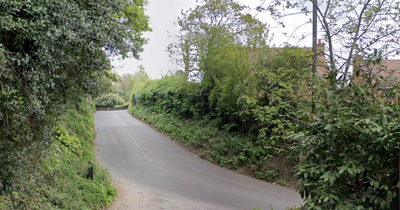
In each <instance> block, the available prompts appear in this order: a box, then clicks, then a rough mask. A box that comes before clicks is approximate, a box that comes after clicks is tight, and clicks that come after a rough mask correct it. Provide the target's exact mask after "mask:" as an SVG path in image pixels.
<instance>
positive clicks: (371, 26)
mask: <svg viewBox="0 0 400 210" xmlns="http://www.w3.org/2000/svg"><path fill="white" fill-rule="evenodd" d="M313 2H316V1H312V0H308V1H297V0H293V1H286V5H283V3H282V2H281V1H273V3H272V4H271V5H270V7H269V8H268V9H269V11H271V12H272V13H273V15H274V16H275V17H277V18H281V17H283V16H285V15H287V14H285V12H284V10H282V9H281V7H284V8H289V9H296V10H300V11H301V12H303V13H306V14H308V13H309V10H308V7H309V6H311V5H313ZM307 3H308V4H307ZM316 6H317V13H318V20H319V24H320V26H321V28H322V29H323V31H324V36H325V41H326V42H327V54H326V56H327V58H328V65H327V66H328V68H329V69H330V71H331V74H330V75H329V76H328V77H327V78H320V80H321V81H322V83H321V84H319V85H317V87H318V91H316V97H315V102H316V107H317V112H316V114H309V115H307V114H306V115H304V119H303V120H302V122H304V123H305V125H306V127H307V129H306V130H305V131H303V132H299V133H298V134H296V135H295V136H294V137H295V139H296V140H297V141H298V142H300V147H299V148H300V151H301V153H300V157H299V161H300V162H299V165H298V168H297V177H298V178H299V179H300V180H301V186H300V193H301V196H302V198H303V200H304V201H305V206H306V207H307V208H308V209H398V208H399V207H398V206H399V205H398V202H399V197H398V188H397V186H396V183H398V180H399V178H398V177H399V163H398V158H399V145H398V136H399V130H400V129H399V126H398V124H399V122H398V121H399V118H398V116H399V113H400V112H399V111H400V110H399V106H398V104H397V103H396V102H393V101H390V100H387V99H385V98H383V97H382V95H383V92H382V90H386V92H384V94H385V95H386V96H389V98H390V97H391V96H395V95H396V94H398V82H397V84H395V83H392V82H390V81H389V80H390V79H391V78H390V77H388V78H385V77H383V76H382V75H379V72H378V70H379V69H380V68H381V61H382V60H383V59H384V58H387V57H389V56H392V55H395V54H399V47H400V45H399V41H400V35H399V30H400V25H399V24H398V21H399V18H400V14H399V13H398V11H399V6H400V3H399V2H398V1H393V0H389V1H370V0H366V1H361V0H350V1H346V2H343V1H339V0H321V1H318V4H317V5H316ZM378 52H380V53H378ZM359 60H364V61H365V62H364V61H363V62H362V65H360V66H358V65H359V64H360V62H359ZM352 67H356V68H354V69H352ZM359 67H360V68H359ZM370 69H374V71H375V72H374V73H373V74H371V71H369V70H370ZM352 70H353V71H354V72H353V75H352V74H351V71H352ZM361 73H363V74H361ZM325 79H327V80H325ZM327 84H329V85H327ZM303 111H304V110H303ZM304 113H307V112H306V111H304Z"/></svg>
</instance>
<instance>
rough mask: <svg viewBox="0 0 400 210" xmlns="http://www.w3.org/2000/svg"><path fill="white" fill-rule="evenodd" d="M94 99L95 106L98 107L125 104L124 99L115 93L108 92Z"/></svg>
mask: <svg viewBox="0 0 400 210" xmlns="http://www.w3.org/2000/svg"><path fill="white" fill-rule="evenodd" d="M117 98H118V100H117ZM95 101H96V106H98V107H113V106H117V105H124V104H125V100H124V99H123V98H122V97H120V96H118V95H117V94H115V93H108V94H105V95H102V96H101V97H99V98H97V99H96V100H95Z"/></svg>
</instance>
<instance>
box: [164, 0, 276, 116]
mask: <svg viewBox="0 0 400 210" xmlns="http://www.w3.org/2000/svg"><path fill="white" fill-rule="evenodd" d="M178 25H179V26H180V34H179V35H178V42H177V43H173V44H171V45H170V47H169V51H170V54H171V55H177V58H178V59H177V62H178V63H179V64H181V65H182V69H183V70H184V73H185V75H186V77H187V76H188V75H189V73H191V74H190V75H191V76H193V75H197V76H199V77H200V78H198V79H196V80H195V81H201V85H202V87H203V90H204V92H205V95H208V100H209V105H210V108H211V109H214V110H216V112H215V113H216V114H217V115H219V116H221V117H222V118H223V119H224V120H226V121H230V122H232V123H233V122H234V121H236V120H237V119H236V117H237V113H235V112H236V111H235V110H237V99H238V97H239V96H240V92H241V90H240V88H242V87H244V86H240V85H238V84H240V83H241V82H242V81H243V80H244V78H245V77H246V76H247V75H249V74H250V73H251V64H250V56H249V55H250V54H251V52H250V50H249V49H253V50H256V49H259V48H265V47H266V43H267V40H266V39H267V33H268V27H267V26H266V24H263V23H262V22H261V21H259V20H257V19H256V18H254V17H253V16H252V15H250V14H249V13H248V8H247V7H245V6H242V5H240V4H238V3H236V2H234V1H233V0H205V1H201V2H200V3H199V4H198V5H197V6H196V7H195V8H193V9H190V10H188V11H186V12H182V15H181V17H179V18H178ZM189 79H192V78H189Z"/></svg>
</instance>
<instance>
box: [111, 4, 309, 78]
mask: <svg viewBox="0 0 400 210" xmlns="http://www.w3.org/2000/svg"><path fill="white" fill-rule="evenodd" d="M148 1H149V4H148V6H147V8H146V14H147V15H148V16H149V17H150V21H151V22H150V27H151V28H152V29H153V31H152V32H148V33H145V37H146V38H149V42H148V44H147V45H145V46H144V52H143V53H142V54H141V60H139V62H137V61H136V60H135V59H125V60H123V61H114V62H112V65H113V66H115V67H114V70H115V71H116V72H117V73H118V74H120V75H122V74H134V73H135V72H136V71H137V65H143V67H144V68H145V71H146V72H147V74H148V75H149V76H150V77H151V78H153V79H156V78H161V76H162V75H165V74H166V73H167V72H168V70H172V71H176V70H178V69H179V67H178V66H175V65H174V64H172V62H171V61H170V58H169V56H168V53H167V51H166V49H167V46H168V44H170V43H172V42H174V35H176V34H177V33H178V30H179V27H178V26H177V25H174V22H176V21H177V18H178V16H179V15H180V12H181V10H182V9H183V10H187V9H189V8H191V7H194V6H195V5H196V0H148ZM237 2H239V3H240V4H242V5H247V6H250V7H251V8H255V7H257V6H259V5H261V4H262V1H261V0H237ZM266 4H267V3H266ZM257 18H258V19H260V20H261V21H264V22H267V23H269V24H271V25H272V26H275V25H276V23H274V22H273V21H272V20H271V19H270V17H269V16H268V15H267V14H263V13H261V14H258V16H257ZM306 21H307V17H305V16H304V15H297V16H296V17H294V16H292V17H291V19H290V20H288V21H287V22H286V28H285V29H282V28H272V29H271V31H272V32H273V33H274V39H273V44H275V45H281V44H282V43H284V42H289V43H290V44H292V45H297V46H309V47H310V46H311V43H312V38H311V36H309V37H308V38H307V39H306V40H304V41H303V42H301V43H298V42H297V39H295V38H293V39H291V40H288V39H287V37H285V36H284V35H283V32H287V33H288V34H291V33H292V32H293V31H294V30H295V28H296V26H299V25H301V24H303V23H304V22H306ZM311 30H312V26H311V24H308V25H306V26H304V27H302V30H297V31H296V34H304V35H309V34H310V32H311Z"/></svg>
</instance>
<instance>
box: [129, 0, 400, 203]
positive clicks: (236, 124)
mask: <svg viewBox="0 0 400 210" xmlns="http://www.w3.org/2000/svg"><path fill="white" fill-rule="evenodd" d="M290 2H293V1H287V2H286V3H288V8H292V7H299V6H304V4H303V2H304V1H303V2H302V3H299V2H300V1H296V4H293V5H291V4H290ZM351 2H353V3H356V4H355V5H349V4H342V3H341V1H327V4H330V5H331V6H332V7H328V8H326V10H322V9H321V8H323V7H324V6H326V5H327V4H323V3H322V4H319V5H318V8H319V13H318V15H319V16H320V19H319V20H320V21H321V22H323V23H322V25H323V26H324V30H325V32H326V37H327V38H328V47H327V48H328V52H327V54H328V63H327V64H323V66H324V67H325V68H328V70H330V73H329V74H328V75H326V77H325V78H320V79H317V78H314V79H312V80H311V78H310V73H311V69H310V67H311V64H312V62H311V60H312V59H311V58H312V57H313V54H312V53H309V52H308V51H307V50H305V49H294V48H285V49H273V48H272V49H268V48H267V47H266V46H265V42H257V43H258V44H256V45H249V43H250V42H248V41H249V40H252V39H251V38H256V39H255V40H264V41H266V40H265V36H264V35H263V34H264V32H265V30H264V31H262V30H261V29H262V28H263V27H264V29H265V26H261V25H260V24H259V23H258V22H257V21H256V20H255V19H252V17H251V15H246V13H245V12H244V11H245V9H246V8H245V7H242V6H240V5H238V4H236V3H234V2H232V1H228V0H226V1H224V0H205V1H201V2H200V4H199V5H198V6H196V7H195V8H194V9H192V10H188V11H187V12H184V13H182V16H181V18H180V19H179V21H178V24H179V26H180V27H181V34H180V35H179V36H178V38H179V39H178V43H174V44H172V45H171V46H170V48H169V50H170V53H171V55H178V59H177V62H178V63H180V64H181V65H182V69H183V70H184V71H183V72H181V71H178V72H177V73H176V74H175V75H170V76H166V77H164V78H162V79H161V80H156V81H151V82H150V83H149V84H148V85H146V86H145V88H144V90H143V91H142V94H141V95H140V97H139V100H140V101H141V105H143V106H141V107H136V108H132V109H131V112H132V113H133V114H134V115H135V116H139V117H141V118H142V119H144V120H146V121H148V122H150V123H151V124H154V125H155V126H156V127H157V128H159V129H161V130H163V131H164V132H166V133H167V134H168V135H170V136H171V137H172V138H174V139H177V140H179V141H180V142H182V143H183V144H185V145H186V146H189V147H191V148H194V149H195V150H196V151H197V152H199V154H200V155H201V156H202V157H204V158H207V159H209V160H211V161H213V162H216V163H218V164H220V165H221V166H225V167H229V168H232V169H237V168H239V167H241V166H243V165H252V166H254V165H255V166H256V167H257V168H256V170H254V171H253V172H254V175H255V176H256V177H257V178H259V179H265V180H268V181H276V180H278V182H279V183H282V184H286V183H285V180H283V179H282V177H280V175H281V174H280V171H279V170H276V168H268V167H272V166H273V165H274V164H273V162H270V161H271V160H273V159H278V160H282V159H279V157H282V156H283V157H285V158H284V159H285V160H286V161H287V160H289V161H288V162H289V163H291V164H292V165H286V166H283V167H292V168H293V169H295V170H296V171H297V173H296V176H297V178H298V179H299V181H300V183H299V191H300V194H301V195H302V197H303V199H304V201H305V206H304V207H305V208H307V209H398V206H399V205H398V203H399V199H398V198H399V196H398V188H397V187H396V184H397V183H398V182H399V160H398V159H399V134H400V133H399V132H400V124H399V123H400V122H399V119H400V118H399V116H400V110H399V106H398V103H397V101H393V100H392V99H393V98H396V97H395V96H396V94H398V84H399V83H398V81H396V82H394V83H393V82H390V81H389V80H390V76H389V78H384V77H383V76H382V75H384V74H379V71H380V70H381V69H384V68H381V67H382V66H381V60H382V55H383V53H382V52H383V51H381V53H377V52H379V51H378V50H373V49H371V48H370V47H373V46H375V44H376V43H381V44H382V43H383V45H382V46H387V45H388V44H390V43H391V42H390V41H388V39H386V38H389V37H390V39H392V38H393V39H394V38H396V40H398V37H395V34H398V33H397V31H398V25H396V24H394V25H393V26H392V25H387V26H386V27H379V26H381V20H382V19H380V18H381V17H378V16H377V15H376V14H378V12H376V11H379V12H382V13H383V14H382V17H385V16H386V17H387V15H389V12H390V11H392V9H393V8H395V9H396V8H397V9H398V6H399V4H395V5H393V6H394V7H391V6H389V5H390V2H392V1H386V2H385V1H384V2H378V3H377V4H373V3H372V2H371V1H368V2H367V3H365V4H364V3H362V4H361V3H360V4H358V3H357V2H359V1H356V0H354V1H351ZM271 6H272V7H270V9H271V11H272V12H277V11H276V10H275V9H276V8H278V6H281V1H276V4H271ZM356 7H357V8H356ZM302 8H303V9H304V11H306V10H307V9H306V8H307V7H302ZM340 8H344V10H342V11H339V10H338V9H340ZM343 11H348V13H345V12H343ZM354 11H356V12H354ZM209 14H219V15H216V16H213V15H209ZM335 15H339V16H341V17H344V19H345V21H344V22H343V23H344V24H342V23H341V22H338V21H337V19H336V16H335ZM245 17H246V18H245ZM331 18H333V19H331ZM391 18H392V19H390V21H396V20H397V19H396V18H398V14H397V13H396V15H394V16H393V17H391ZM393 18H394V19H393ZM386 20H388V19H386ZM326 21H328V22H326ZM388 21H389V20H388ZM221 22H223V23H226V24H221V25H220V24H219V23H221ZM247 23H253V24H254V25H253V26H259V27H255V28H258V29H259V30H255V31H253V33H251V32H252V30H249V29H251V28H252V27H250V25H249V24H247ZM238 28H240V29H243V30H236V29H238ZM255 28H252V29H255ZM369 29H371V30H372V31H373V33H374V34H383V36H384V37H382V38H379V36H377V38H376V39H373V38H371V37H368V36H369V35H368V33H362V32H361V31H363V30H364V31H368V30H369ZM386 29H387V30H386ZM329 30H332V31H329ZM244 31H246V33H241V32H244ZM260 31H262V32H263V33H258V32H260ZM344 34H345V35H344ZM261 35H262V36H261ZM336 36H340V37H339V38H340V39H344V41H343V43H345V45H346V46H343V47H344V49H345V50H346V52H349V54H348V56H349V57H341V55H340V54H339V53H337V52H339V51H340V50H342V49H338V51H335V52H334V48H333V45H332V43H333V42H334V38H335V37H336ZM348 37H353V38H351V39H348ZM349 43H350V44H349ZM389 47H390V46H388V48H389ZM391 49H398V46H397V45H396V46H393V47H392V48H391ZM371 50H372V51H374V52H373V53H372V54H371V53H368V52H370V51H371ZM392 52H394V51H388V52H387V53H389V54H390V53H392ZM356 55H357V56H360V57H359V58H358V59H360V58H362V59H365V63H362V64H361V65H359V64H358V63H357V62H356V61H357V59H355V60H356V61H354V63H353V58H354V57H355V56H356ZM346 56H347V55H346ZM362 59H361V60H362ZM353 65H354V66H353ZM351 66H353V67H354V68H353V69H354V75H350V74H349V68H350V67H351ZM358 68H359V69H358ZM360 75H362V77H361V76H360ZM195 76H196V78H194V77H195ZM189 81H190V82H189ZM310 83H312V84H313V85H311V84H310ZM312 93H313V95H312ZM312 100H314V102H315V104H316V110H315V112H311V101H312ZM282 163H283V161H282ZM268 164H269V165H268ZM271 165H272V166H271ZM282 165H283V164H282Z"/></svg>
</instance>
